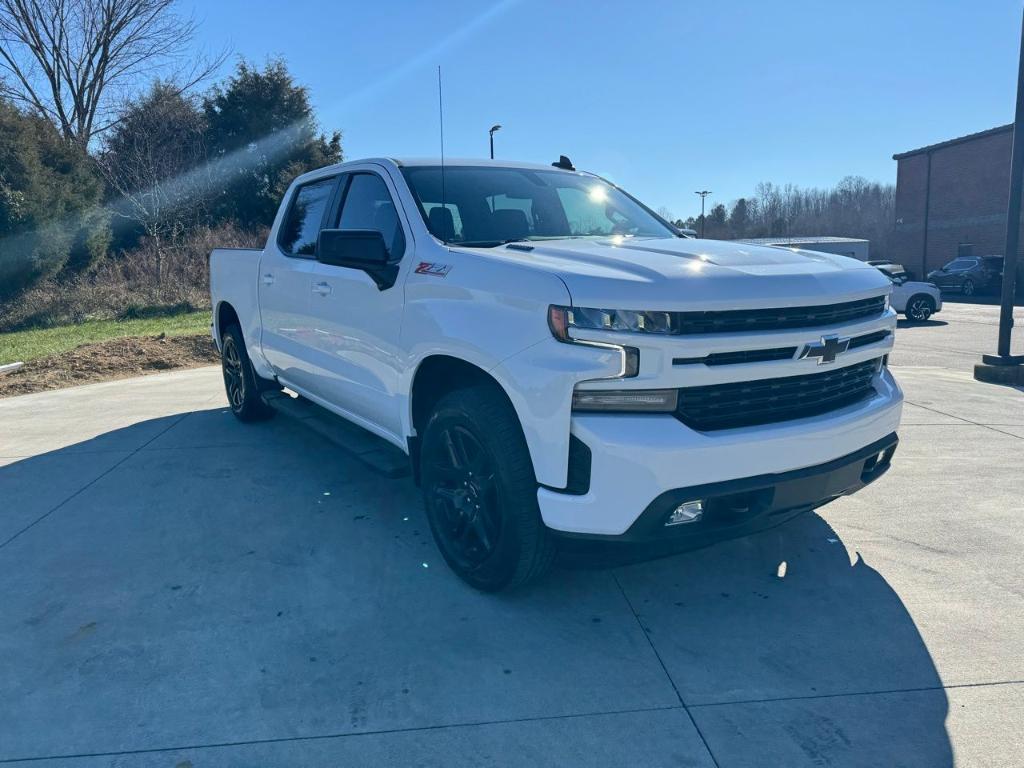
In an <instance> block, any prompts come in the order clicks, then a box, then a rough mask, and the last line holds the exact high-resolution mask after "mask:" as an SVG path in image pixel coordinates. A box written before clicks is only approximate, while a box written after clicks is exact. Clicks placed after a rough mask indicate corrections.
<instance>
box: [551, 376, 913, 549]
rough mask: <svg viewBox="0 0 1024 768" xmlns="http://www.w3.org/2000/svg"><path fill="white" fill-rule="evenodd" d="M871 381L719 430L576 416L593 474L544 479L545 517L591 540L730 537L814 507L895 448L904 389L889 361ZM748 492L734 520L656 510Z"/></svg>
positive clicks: (661, 418) (665, 420)
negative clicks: (828, 405) (678, 519)
mask: <svg viewBox="0 0 1024 768" xmlns="http://www.w3.org/2000/svg"><path fill="white" fill-rule="evenodd" d="M875 389H876V394H875V395H874V396H872V397H871V398H869V399H868V400H865V401H861V402H859V403H856V404H854V405H850V406H847V407H845V408H842V409H840V410H837V411H833V412H831V413H828V414H824V415H822V416H815V417H809V418H804V419H798V420H794V421H787V422H782V423H776V424H766V425H762V426H757V427H745V428H739V429H726V430H720V431H716V432H698V431H695V430H692V429H690V428H688V427H686V426H685V425H683V424H681V423H680V422H679V421H677V420H676V419H675V418H673V417H672V416H670V415H661V414H650V415H645V414H637V415H625V414H588V415H576V416H574V417H573V422H572V424H573V426H572V432H573V434H574V436H575V437H576V438H577V439H578V440H579V441H580V442H582V443H583V444H585V445H586V446H587V447H588V448H589V449H590V454H591V455H590V472H589V477H588V480H589V482H588V483H579V482H577V483H576V484H575V485H576V488H575V489H574V490H576V492H575V493H567V492H565V491H559V490H554V489H550V488H545V487H541V488H540V489H539V490H538V501H539V504H540V509H541V515H542V517H543V519H544V522H545V524H546V525H547V526H548V527H549V528H552V529H554V530H555V531H560V532H563V533H569V534H573V535H583V536H588V537H593V538H618V539H627V540H641V539H650V538H652V537H661V538H666V537H685V536H695V535H708V534H714V535H718V536H720V537H721V538H729V537H731V536H733V535H738V534H737V530H735V529H736V527H737V526H740V527H742V525H746V524H747V523H749V522H751V521H752V520H753V519H754V518H756V519H763V518H766V517H773V516H775V515H778V514H780V513H782V512H786V511H798V510H803V509H813V508H815V507H819V506H821V505H823V504H825V503H827V502H829V501H831V500H832V499H834V498H836V497H838V496H841V495H844V494H848V493H852V492H854V491H855V490H857V489H858V488H859V487H861V486H862V485H864V484H865V483H866V482H870V481H871V480H873V479H875V477H877V476H878V475H880V474H881V472H880V471H879V472H877V473H870V472H869V473H868V474H866V475H864V476H863V478H861V481H858V480H857V477H860V476H861V474H862V473H863V472H864V468H865V465H866V462H867V461H868V460H869V459H870V458H871V457H872V456H875V457H877V455H878V454H879V453H880V452H882V451H886V450H888V448H889V447H890V443H891V445H892V446H893V447H894V446H895V432H896V429H897V427H898V425H899V419H900V413H901V410H902V400H903V398H902V393H901V392H900V390H899V387H898V386H897V385H896V382H895V380H894V379H893V378H892V376H891V374H890V373H889V372H888V371H887V370H885V369H883V371H882V372H881V373H880V374H879V375H878V377H877V379H876V383H875ZM883 444H884V445H883ZM879 445H883V447H882V448H878V447H877V446H879ZM862 454H863V455H862ZM889 455H890V457H891V452H890V454H889ZM837 462H838V464H837ZM858 462H859V466H860V469H857V465H858ZM884 464H885V465H886V466H887V464H888V458H887V459H886V460H885V462H884ZM878 469H880V470H882V471H884V467H883V466H882V465H881V464H880V465H879V467H878ZM855 475H856V477H855ZM808 478H809V479H808ZM851 478H853V479H852V480H851ZM794 480H800V481H801V482H800V483H798V484H797V485H793V484H792V481H794ZM847 480H850V482H847ZM840 486H841V487H840ZM730 489H731V490H730ZM709 490H710V491H713V492H714V493H708V491H709ZM581 491H583V492H581ZM698 492H700V493H705V494H707V495H706V496H701V495H693V494H696V493H698ZM748 492H749V493H751V494H752V495H751V503H750V504H749V505H747V509H746V511H743V513H742V514H741V515H740V516H739V517H740V518H743V519H737V520H735V521H733V522H735V523H736V525H733V524H732V523H730V524H728V525H726V524H724V522H723V521H724V517H727V515H726V516H724V517H722V519H721V520H718V522H713V521H712V516H711V512H710V511H709V512H708V513H706V517H705V519H704V520H703V521H702V522H697V523H690V524H686V525H678V526H671V527H665V525H664V519H662V516H663V515H665V514H670V513H671V511H672V509H673V508H674V507H675V506H676V505H677V504H679V503H680V502H681V501H687V500H691V499H701V498H709V497H711V496H721V495H730V494H734V493H748ZM755 492H757V493H755ZM687 494H689V495H687ZM683 496H686V498H682V497H683ZM677 498H678V499H679V500H678V501H675V500H676V499H677ZM673 501H675V503H674V504H672V502H673ZM670 504H671V508H669V507H668V505H670ZM719 506H721V505H719ZM738 506H742V505H738V504H733V508H737V507H738ZM666 510H667V512H666ZM715 517H716V519H717V518H718V517H719V516H718V515H716V516H715ZM651 520H655V521H656V523H652V522H650V521H651Z"/></svg>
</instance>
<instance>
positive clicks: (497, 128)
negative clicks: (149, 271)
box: [487, 125, 501, 160]
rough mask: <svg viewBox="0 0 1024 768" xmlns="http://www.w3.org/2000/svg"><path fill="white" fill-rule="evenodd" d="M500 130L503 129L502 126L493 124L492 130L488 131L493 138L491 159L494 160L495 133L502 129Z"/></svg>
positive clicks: (488, 134) (491, 138)
mask: <svg viewBox="0 0 1024 768" xmlns="http://www.w3.org/2000/svg"><path fill="white" fill-rule="evenodd" d="M500 130H501V126H500V125H492V126H491V130H489V131H488V132H487V136H488V137H489V138H490V140H491V160H493V159H494V134H495V133H496V132H497V131H500Z"/></svg>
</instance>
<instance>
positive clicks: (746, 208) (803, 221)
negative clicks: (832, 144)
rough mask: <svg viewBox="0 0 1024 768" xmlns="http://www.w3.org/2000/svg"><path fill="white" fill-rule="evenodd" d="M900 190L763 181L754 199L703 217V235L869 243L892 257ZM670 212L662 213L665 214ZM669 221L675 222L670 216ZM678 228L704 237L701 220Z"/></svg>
mask: <svg viewBox="0 0 1024 768" xmlns="http://www.w3.org/2000/svg"><path fill="white" fill-rule="evenodd" d="M895 199H896V187H895V186H893V185H892V184H880V183H878V182H873V181H868V180H867V179H864V178H861V177H860V176H847V177H846V178H844V179H842V180H841V181H840V182H839V183H838V184H836V186H834V187H830V188H826V189H820V188H814V187H812V188H801V187H798V186H796V185H793V184H786V185H782V186H780V185H777V184H772V183H771V182H762V183H760V184H758V185H757V186H756V187H755V189H754V194H753V195H751V196H750V197H741V198H739V199H737V200H734V201H733V202H732V203H731V204H730V205H729V206H728V207H726V206H725V205H724V204H722V203H718V204H717V205H714V206H712V207H711V210H710V211H708V212H707V214H705V217H704V222H703V225H704V236H705V237H710V238H714V239H723V240H735V239H740V238H755V237H780V238H783V237H801V236H816V235H833V236H839V237H856V238H863V239H865V240H870V241H871V254H872V257H873V258H877V259H883V258H889V257H895V256H896V255H897V254H892V253H889V250H890V248H889V238H890V235H891V233H892V227H893V216H894V213H893V211H894V205H895ZM665 213H666V212H665V211H662V214H663V215H664V214H665ZM665 218H668V219H670V220H671V219H672V216H671V214H670V213H669V215H668V216H665ZM673 223H674V224H675V225H676V226H677V227H685V228H688V229H693V230H695V231H697V232H700V229H701V220H700V216H699V215H698V216H691V217H689V218H687V219H675V220H674V221H673Z"/></svg>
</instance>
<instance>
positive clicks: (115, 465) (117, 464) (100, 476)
mask: <svg viewBox="0 0 1024 768" xmlns="http://www.w3.org/2000/svg"><path fill="white" fill-rule="evenodd" d="M191 414H192V411H189V412H188V413H183V414H181V415H180V416H179V417H178V418H177V419H175V420H174V421H173V422H171V423H170V424H168V425H167V426H166V427H165V428H164V429H161V430H160V431H159V432H157V433H156V434H155V435H153V436H152V437H151V438H149V440H147V441H146V442H144V443H142V444H141V445H139V446H138V447H137V448H136V449H135V450H133V451H132V452H131V453H129V454H128V455H127V456H125V457H124V458H122V459H121V460H120V461H116V462H114V463H113V464H112V465H110V466H109V467H107V469H105V470H104V471H103V472H100V473H99V474H98V475H96V477H94V478H93V479H92V480H90V481H89V482H87V483H86V484H85V485H83V486H82V487H81V488H79V489H78V490H77V491H75V492H74V493H72V494H71V495H70V496H68V497H67V498H65V499H64V500H63V501H61V502H59V503H57V504H56V505H55V506H53V507H52V508H50V510H49V511H47V512H44V513H43V514H42V515H40V516H39V517H37V518H36V519H35V520H33V521H32V522H31V523H29V524H28V525H26V526H25V527H24V528H22V529H21V530H19V531H16V532H15V533H13V534H11V535H10V536H9V537H8V538H7V539H6V540H5V541H3V542H0V549H3V548H4V547H6V546H7V545H8V544H10V543H11V542H12V541H14V540H15V539H17V538H18V537H19V536H21V535H22V534H23V533H26V532H27V531H29V530H31V529H32V528H34V527H35V526H37V525H39V523H41V522H43V520H45V519H46V518H48V517H49V516H50V515H52V514H53V513H54V512H56V511H57V510H58V509H60V508H61V507H63V506H64V505H65V504H67V503H68V502H69V501H71V500H72V499H74V498H75V497H76V496H78V495H79V494H81V493H83V492H84V491H86V490H88V489H89V488H91V487H92V486H93V485H95V484H96V483H98V482H99V481H100V480H102V479H103V478H104V477H106V476H107V475H109V474H110V473H111V472H113V471H114V470H115V469H117V468H118V467H120V466H121V465H122V464H124V463H125V462H126V461H128V459H130V458H131V457H132V456H134V455H135V454H137V453H138V452H139V451H141V450H142V449H143V448H145V447H146V446H147V445H149V444H150V443H152V442H153V441H154V440H156V439H157V438H158V437H160V436H162V435H163V434H164V433H165V432H167V431H168V430H169V429H171V428H172V427H174V426H176V425H178V424H179V423H181V421H182V420H184V419H185V418H186V417H187V416H190V415H191ZM0 762H6V761H3V760H0Z"/></svg>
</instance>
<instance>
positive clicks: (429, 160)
mask: <svg viewBox="0 0 1024 768" xmlns="http://www.w3.org/2000/svg"><path fill="white" fill-rule="evenodd" d="M391 160H392V161H393V162H394V163H395V164H396V165H399V166H408V167H415V166H418V165H441V158H439V157H393V158H391ZM444 164H445V165H450V166H457V165H458V166H467V165H470V166H480V167H482V168H531V169H533V170H538V171H550V170H562V169H561V168H555V167H554V166H552V165H551V163H527V162H522V161H520V160H487V159H481V158H471V157H446V158H445V159H444Z"/></svg>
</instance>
